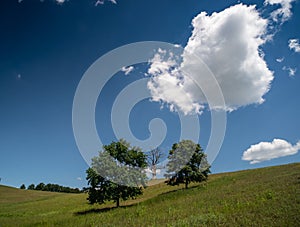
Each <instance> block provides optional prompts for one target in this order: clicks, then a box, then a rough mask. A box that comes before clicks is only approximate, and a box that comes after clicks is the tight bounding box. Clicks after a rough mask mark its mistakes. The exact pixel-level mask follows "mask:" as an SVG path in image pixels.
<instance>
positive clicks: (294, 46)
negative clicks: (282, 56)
mask: <svg viewBox="0 0 300 227" xmlns="http://www.w3.org/2000/svg"><path fill="white" fill-rule="evenodd" d="M289 48H290V49H291V50H293V51H295V52H297V53H300V44H299V39H290V40H289Z"/></svg>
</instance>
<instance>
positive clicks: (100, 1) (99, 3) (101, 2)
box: [95, 0, 117, 6]
mask: <svg viewBox="0 0 300 227" xmlns="http://www.w3.org/2000/svg"><path fill="white" fill-rule="evenodd" d="M105 1H106V0H97V1H96V3H95V6H98V5H103V4H104V3H105ZM108 1H109V2H111V3H113V4H117V1H116V0H108Z"/></svg>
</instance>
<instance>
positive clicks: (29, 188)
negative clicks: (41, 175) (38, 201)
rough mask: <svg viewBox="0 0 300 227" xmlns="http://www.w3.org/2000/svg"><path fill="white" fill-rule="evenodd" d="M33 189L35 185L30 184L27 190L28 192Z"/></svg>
mask: <svg viewBox="0 0 300 227" xmlns="http://www.w3.org/2000/svg"><path fill="white" fill-rule="evenodd" d="M34 188H35V185H34V184H30V185H29V186H28V188H27V189H28V190H34Z"/></svg>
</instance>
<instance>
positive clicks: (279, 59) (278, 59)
mask: <svg viewBox="0 0 300 227" xmlns="http://www.w3.org/2000/svg"><path fill="white" fill-rule="evenodd" d="M276 61H277V62H279V63H281V62H283V61H284V57H282V58H277V59H276Z"/></svg>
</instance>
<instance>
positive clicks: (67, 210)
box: [0, 163, 300, 227]
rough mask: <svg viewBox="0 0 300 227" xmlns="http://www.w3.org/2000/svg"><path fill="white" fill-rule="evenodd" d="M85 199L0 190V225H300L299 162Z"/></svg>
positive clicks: (12, 189) (6, 188)
mask: <svg viewBox="0 0 300 227" xmlns="http://www.w3.org/2000/svg"><path fill="white" fill-rule="evenodd" d="M86 197H87V195H86V194H63V193H51V192H40V191H28V190H20V189H15V188H10V187H6V186H0V226H1V227H2V226H220V225H221V226H300V163H296V164H289V165H284V166H275V167H268V168H263V169H254V170H246V171H239V172H233V173H223V174H215V175H211V176H210V177H209V180H208V182H206V183H203V184H192V185H191V186H190V188H189V189H188V190H184V189H183V186H179V187H177V186H175V187H171V186H166V185H165V184H164V183H160V184H156V185H152V186H149V187H148V188H147V189H146V190H145V192H144V195H143V196H141V197H139V198H138V199H136V200H129V201H126V202H121V205H122V207H120V208H118V209H115V208H114V204H111V203H107V204H105V205H89V204H88V203H87V200H86Z"/></svg>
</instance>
